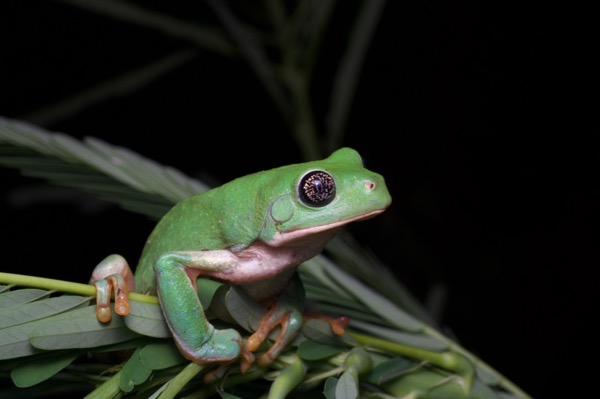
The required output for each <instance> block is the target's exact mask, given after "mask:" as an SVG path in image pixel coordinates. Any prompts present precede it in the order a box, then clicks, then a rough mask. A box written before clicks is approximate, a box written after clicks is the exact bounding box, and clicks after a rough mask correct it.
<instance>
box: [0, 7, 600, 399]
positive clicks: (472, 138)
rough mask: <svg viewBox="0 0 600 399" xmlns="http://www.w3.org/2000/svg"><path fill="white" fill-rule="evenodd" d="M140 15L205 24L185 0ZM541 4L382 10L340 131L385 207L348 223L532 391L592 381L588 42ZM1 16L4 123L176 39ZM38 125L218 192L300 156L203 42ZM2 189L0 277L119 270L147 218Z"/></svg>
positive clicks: (324, 65)
mask: <svg viewBox="0 0 600 399" xmlns="http://www.w3.org/2000/svg"><path fill="white" fill-rule="evenodd" d="M165 3H166V2H165ZM484 3H485V4H484ZM145 4H147V5H148V7H149V8H151V7H154V9H156V10H157V11H163V12H167V13H169V14H171V15H172V16H174V17H177V18H181V19H184V20H188V21H191V22H194V21H195V20H200V21H201V22H209V23H214V21H216V19H215V17H214V15H212V12H211V11H210V9H209V8H207V7H206V6H204V5H203V4H202V2H196V3H194V4H195V5H193V6H192V5H191V3H190V4H189V5H187V6H181V5H167V4H163V3H161V2H145ZM233 4H237V3H233ZM358 4H359V3H358V2H354V1H349V2H339V4H338V5H337V6H336V10H335V14H334V17H333V20H332V24H331V25H330V27H329V30H328V31H327V35H326V36H325V37H326V40H325V42H324V43H323V51H322V52H321V53H320V59H319V61H318V67H317V70H316V75H315V78H314V80H313V82H312V86H311V90H312V97H313V99H314V103H313V104H314V107H315V109H314V110H315V115H316V117H317V125H318V127H319V129H321V130H323V128H324V122H323V120H324V116H325V113H326V110H327V106H328V102H329V97H328V95H329V90H330V88H331V84H332V81H331V79H332V76H333V73H334V72H335V68H336V67H337V62H338V61H339V56H340V54H341V51H342V50H343V48H344V45H345V44H346V39H347V35H348V28H349V26H350V23H351V22H352V17H353V15H354V14H355V12H356V10H357V6H358ZM553 7H554V6H552V5H548V4H543V5H539V6H538V5H534V4H529V5H527V6H524V5H523V3H515V4H512V3H504V2H475V1H472V2H461V3H460V4H454V3H452V2H388V3H387V5H386V8H385V10H384V13H383V16H382V19H381V22H380V24H379V26H378V29H377V31H376V34H375V36H374V39H373V42H372V45H371V47H370V49H369V52H368V54H367V58H366V62H365V65H364V69H363V73H362V75H361V79H360V82H359V87H358V92H357V97H356V100H355V101H354V103H353V108H352V113H351V117H350V122H349V125H348V128H347V134H346V139H345V140H344V145H347V146H352V147H354V148H356V149H357V150H359V151H360V153H361V154H362V155H363V157H364V159H365V161H366V164H367V166H368V167H369V168H370V169H372V170H375V171H378V172H380V173H382V174H383V175H384V176H385V177H386V181H387V183H388V186H389V188H390V191H391V194H392V197H393V199H394V203H393V205H392V207H391V208H390V209H389V210H388V211H387V212H386V213H385V214H383V215H381V216H379V217H377V218H376V219H372V220H370V221H368V222H364V223H360V224H356V225H353V226H351V227H350V230H351V231H352V232H353V233H354V234H355V236H356V237H357V239H358V240H359V241H360V242H361V243H362V244H363V245H365V246H366V247H368V248H370V249H371V250H373V251H374V252H375V253H376V254H377V255H378V257H379V258H380V259H381V260H382V261H383V262H385V263H386V264H387V265H389V267H390V268H392V269H393V270H394V272H395V273H396V274H397V276H398V277H399V279H400V280H401V281H402V282H404V283H405V284H406V285H407V286H408V287H410V289H411V291H412V292H413V293H414V294H415V295H416V296H417V297H418V298H420V299H421V300H423V301H426V300H427V298H428V296H429V294H430V293H431V292H432V288H433V287H437V289H441V290H442V291H439V292H444V293H445V295H446V297H445V301H444V304H445V308H444V311H443V314H442V323H443V324H444V325H445V326H447V328H448V330H447V331H448V332H449V333H451V334H454V335H455V336H456V337H458V338H457V339H458V340H459V341H460V342H461V343H462V344H463V345H464V346H465V347H466V348H468V349H469V350H471V351H473V352H474V353H477V354H478V355H479V356H480V357H481V358H482V359H484V360H485V361H487V362H488V363H489V364H491V365H492V366H493V367H495V368H496V369H498V370H499V371H501V372H502V373H504V374H505V375H506V376H507V377H508V378H510V379H512V380H513V381H514V382H515V383H516V384H517V385H519V386H521V387H522V388H523V389H525V390H526V391H527V392H528V393H530V394H531V395H533V396H534V397H540V398H541V397H556V398H558V397H565V396H566V397H569V396H573V395H572V394H573V392H574V391H575V390H576V389H577V388H579V389H581V388H582V387H583V388H584V390H585V389H586V388H585V387H586V384H587V383H592V381H589V380H585V379H581V378H580V379H576V378H575V377H576V376H578V375H580V374H581V373H583V369H584V366H582V364H581V363H579V361H578V360H576V359H575V357H574V353H578V354H581V353H582V352H583V353H586V351H587V349H586V348H587V346H590V347H591V346H593V338H591V337H590V336H589V335H590V334H591V335H593V333H590V332H589V330H588V329H589V328H591V327H590V326H589V324H588V323H590V320H593V314H587V315H586V314H585V313H583V312H581V310H582V308H584V307H585V306H587V305H589V300H588V299H587V294H588V293H589V291H588V290H587V289H586V288H584V282H585V281H586V280H590V279H591V278H592V277H591V276H590V275H589V273H590V271H591V270H593V268H594V266H597V263H598V262H597V260H596V257H594V258H592V259H593V260H590V259H588V257H587V255H589V254H590V253H591V249H592V248H594V247H595V246H596V243H597V240H596V239H594V238H593V237H592V235H591V234H590V232H591V231H589V230H586V226H587V225H588V224H589V225H591V224H592V219H593V218H594V217H596V216H597V214H598V212H597V208H596V207H593V205H595V203H594V202H593V199H592V190H593V189H594V188H595V186H596V185H597V182H598V180H597V174H595V173H593V168H594V166H595V164H596V147H595V146H594V145H593V144H592V142H591V141H589V140H588V138H590V137H592V136H594V135H596V134H597V133H598V129H597V124H596V123H595V121H593V122H592V120H593V119H597V107H593V106H592V102H591V101H588V99H587V98H586V97H587V95H588V93H589V94H593V96H594V97H597V94H595V93H597V92H595V91H594V89H593V88H592V76H593V75H594V74H593V73H592V72H593V71H594V70H595V68H594V67H593V66H592V60H593V54H594V53H595V52H597V43H596V42H595V41H592V40H591V38H592V37H593V29H592V24H591V23H589V22H590V20H591V18H590V17H591V13H590V12H587V10H585V9H584V8H583V7H581V6H580V5H579V3H569V6H568V9H562V8H558V7H556V8H553ZM0 23H1V25H0V29H1V32H2V39H0V115H2V116H4V117H9V118H19V119H26V118H27V117H28V115H31V114H32V113H33V112H34V111H36V110H38V109H41V108H43V107H44V106H47V105H49V104H53V103H54V102H56V101H59V100H62V99H64V98H66V97H68V96H69V95H72V94H73V93H76V92H79V91H81V90H84V89H87V88H88V87H89V86H90V85H93V84H97V83H100V82H102V81H104V80H107V79H110V78H111V77H114V76H116V75H118V74H121V73H123V72H125V71H127V70H128V69H129V68H131V69H133V68H136V67H140V66H142V65H144V64H145V63H147V62H151V61H153V60H155V59H157V58H159V57H162V56H164V55H166V54H169V53H171V52H174V51H176V50H179V49H183V48H187V47H190V45H189V44H188V43H185V42H182V41H180V40H178V39H176V38H169V37H165V36H164V35H163V34H161V33H159V32H155V31H153V30H151V29H146V28H142V27H138V26H132V25H130V24H128V23H126V22H121V21H117V20H113V19H110V18H107V17H103V16H100V15H96V14H93V13H90V12H87V11H84V10H81V9H79V8H75V7H72V6H69V5H67V4H63V3H61V2H50V1H48V2H35V1H23V2H20V1H7V2H2V3H1V5H0ZM592 113H594V114H592ZM592 115H594V116H595V117H596V118H592ZM44 127H45V128H47V129H49V130H51V131H60V132H65V133H67V134H69V135H72V136H74V137H78V138H81V137H83V136H96V137H100V138H102V139H104V140H106V141H108V142H110V143H112V144H116V145H121V146H124V147H127V148H130V149H132V150H134V151H137V152H139V153H141V154H143V155H145V156H147V157H149V158H151V159H154V160H156V161H157V162H160V163H162V164H166V165H172V166H175V167H177V168H178V169H180V170H182V171H183V172H185V173H187V174H189V175H192V176H195V177H200V178H203V179H204V178H209V179H211V180H210V181H212V182H214V183H215V184H217V183H218V182H225V181H227V180H230V179H232V178H234V177H237V176H239V175H243V174H246V173H249V172H253V171H257V170H261V169H267V168H271V167H276V166H279V165H283V164H287V163H292V162H299V161H301V160H302V159H301V154H300V152H299V151H298V149H297V146H296V145H295V144H294V142H293V141H292V139H291V136H290V134H289V133H288V131H287V128H286V126H285V124H284V123H283V121H282V120H281V117H280V116H279V114H278V113H277V111H276V109H275V108H274V107H273V104H272V102H271V100H270V98H269V97H268V96H267V95H266V93H265V92H264V90H263V88H262V86H260V84H259V83H258V81H257V80H256V78H255V76H254V75H253V74H252V72H251V71H250V69H249V68H248V67H247V65H246V64H244V62H243V61H241V60H239V59H226V58H223V57H221V56H219V55H216V54H213V53H210V52H206V51H204V52H203V51H200V52H199V55H198V56H197V57H196V58H195V59H194V60H193V61H190V62H188V63H186V64H184V65H183V66H182V67H180V68H178V69H177V70H175V71H174V72H172V73H169V74H167V75H165V76H163V77H161V78H160V79H158V80H156V81H154V82H152V83H151V84H150V85H148V86H146V87H145V88H143V89H141V90H139V91H135V92H133V93H128V94H127V95H123V96H121V97H117V98H112V99H110V101H108V102H103V103H99V104H96V105H94V106H93V107H90V108H87V109H86V110H84V111H83V112H79V113H77V114H76V115H73V116H71V117H69V118H67V119H64V120H61V121H58V122H55V123H50V124H47V125H45V126H44ZM0 182H1V186H2V193H1V196H0V198H1V201H2V205H1V207H0V212H1V213H0V217H1V219H0V234H1V236H0V238H1V241H0V242H1V244H0V248H2V253H3V254H4V256H3V258H4V261H3V262H2V266H0V269H1V270H3V271H11V272H21V273H28V274H32V273H35V274H37V275H41V276H46V277H60V278H65V276H67V277H66V278H68V279H72V280H74V281H86V279H87V278H88V276H89V272H90V271H91V269H92V268H93V267H94V265H95V264H96V263H97V262H98V261H100V260H101V259H102V258H103V257H104V256H105V255H107V254H110V253H121V254H123V255H124V256H125V257H126V258H128V259H130V260H132V263H135V262H134V261H133V260H135V259H137V257H138V255H139V251H140V250H141V248H142V245H143V243H144V241H145V239H146V236H147V234H148V233H149V232H150V230H151V229H152V226H153V222H152V221H149V220H147V219H146V218H145V217H142V216H139V215H136V214H132V213H129V212H124V211H122V210H120V209H118V208H117V207H114V206H111V205H104V204H102V203H99V202H97V201H94V200H91V199H90V198H87V197H80V196H77V195H66V194H63V195H60V196H58V197H56V196H51V197H47V196H45V195H42V194H41V193H39V192H38V191H35V190H39V189H41V188H42V187H45V186H43V185H40V183H39V182H38V181H36V180H33V179H28V178H24V177H21V176H20V175H19V174H18V173H17V172H16V171H13V170H9V169H5V168H2V169H0ZM45 193H46V194H48V192H45ZM584 337H585V338H584Z"/></svg>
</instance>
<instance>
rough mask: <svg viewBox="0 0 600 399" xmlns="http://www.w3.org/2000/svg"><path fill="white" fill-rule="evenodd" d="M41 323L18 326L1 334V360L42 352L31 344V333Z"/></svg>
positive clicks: (5, 329) (9, 328)
mask: <svg viewBox="0 0 600 399" xmlns="http://www.w3.org/2000/svg"><path fill="white" fill-rule="evenodd" d="M39 323H40V322H39V321H37V322H31V323H24V324H18V325H16V326H13V327H8V328H4V329H2V331H1V332H0V360H5V359H14V358H18V357H24V356H29V355H33V354H35V353H38V352H40V351H39V350H37V349H36V348H34V347H33V346H31V343H30V342H29V336H30V334H31V331H32V330H33V329H34V328H35V327H36V326H37V325H38V324H39Z"/></svg>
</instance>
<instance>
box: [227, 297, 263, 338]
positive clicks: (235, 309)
mask: <svg viewBox="0 0 600 399" xmlns="http://www.w3.org/2000/svg"><path fill="white" fill-rule="evenodd" d="M225 304H226V306H227V310H228V311H229V313H230V314H231V317H233V318H234V320H235V321H236V322H237V323H238V324H239V325H240V326H241V327H242V328H244V329H245V330H246V331H256V329H257V328H258V327H259V325H260V322H261V321H262V319H263V317H264V316H265V315H266V314H267V310H266V309H265V308H264V307H263V306H261V305H260V304H258V303H257V302H256V301H255V300H254V299H252V298H251V297H250V295H248V294H247V293H246V292H245V291H244V290H243V289H242V288H240V287H236V286H232V287H231V288H230V289H229V292H227V294H226V295H225Z"/></svg>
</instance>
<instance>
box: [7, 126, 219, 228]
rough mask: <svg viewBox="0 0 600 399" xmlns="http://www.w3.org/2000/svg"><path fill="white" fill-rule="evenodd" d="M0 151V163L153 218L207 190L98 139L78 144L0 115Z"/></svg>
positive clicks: (204, 186) (178, 174) (183, 177)
mask: <svg viewBox="0 0 600 399" xmlns="http://www.w3.org/2000/svg"><path fill="white" fill-rule="evenodd" d="M23 148H25V149H26V150H25V152H24V151H23ZM0 149H2V155H0V164H4V165H7V166H11V167H17V168H20V169H21V170H22V171H23V173H24V174H27V175H30V176H36V177H41V178H45V179H48V180H50V181H51V182H53V183H55V184H59V185H63V186H67V187H76V188H78V189H84V190H87V191H90V192H93V193H95V194H97V195H99V196H100V197H101V198H103V199H106V200H109V201H112V202H115V203H117V204H119V205H121V206H122V207H124V208H125V209H129V210H131V211H135V212H138V213H143V214H146V215H148V216H151V217H154V218H160V217H161V216H162V215H164V214H165V213H166V211H168V210H169V208H171V207H172V206H173V204H174V203H176V202H178V201H179V200H182V199H183V198H185V197H187V196H189V195H192V194H197V193H199V192H203V191H206V190H207V189H208V187H207V186H206V185H205V184H203V183H201V182H200V181H198V180H195V179H192V178H190V177H187V176H185V175H184V174H183V173H181V172H179V171H178V170H176V169H174V168H172V167H165V166H162V165H160V164H158V163H156V162H154V161H152V160H150V159H147V158H144V157H142V156H141V155H139V154H137V153H134V152H133V151H130V150H127V149H124V148H121V147H117V146H113V145H110V144H108V143H105V142H103V141H101V140H99V139H88V140H86V141H85V142H81V141H79V140H76V139H74V138H72V137H70V136H67V135H64V134H60V133H50V132H48V131H46V130H44V129H42V128H40V127H37V126H33V125H30V124H27V123H24V122H21V121H14V120H10V119H6V118H3V117H0Z"/></svg>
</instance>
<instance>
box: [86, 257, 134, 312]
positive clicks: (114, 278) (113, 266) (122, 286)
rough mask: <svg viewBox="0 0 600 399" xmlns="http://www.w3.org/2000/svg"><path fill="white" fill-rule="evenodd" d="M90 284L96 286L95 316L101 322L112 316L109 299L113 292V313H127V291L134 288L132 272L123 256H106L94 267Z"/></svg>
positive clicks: (128, 307) (128, 308)
mask: <svg viewBox="0 0 600 399" xmlns="http://www.w3.org/2000/svg"><path fill="white" fill-rule="evenodd" d="M90 284H94V285H95V286H96V317H98V320H100V321H101V322H108V321H110V319H111V318H112V312H111V309H110V299H111V296H112V294H113V293H114V297H115V306H114V309H115V313H117V314H118V315H121V316H125V315H127V314H128V313H129V310H130V306H129V297H128V295H129V292H130V291H134V290H135V281H134V278H133V273H132V272H131V269H130V268H129V265H128V264H127V261H126V260H125V258H123V257H122V256H120V255H110V256H108V257H106V258H105V259H104V260H103V261H102V262H100V264H98V266H96V267H95V268H94V271H93V272H92V277H91V279H90Z"/></svg>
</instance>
